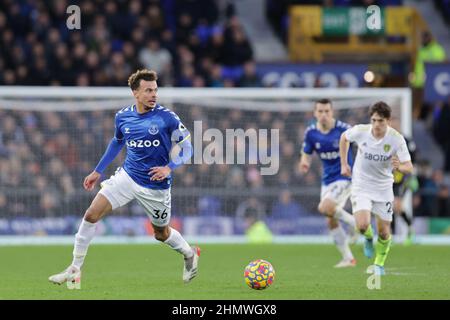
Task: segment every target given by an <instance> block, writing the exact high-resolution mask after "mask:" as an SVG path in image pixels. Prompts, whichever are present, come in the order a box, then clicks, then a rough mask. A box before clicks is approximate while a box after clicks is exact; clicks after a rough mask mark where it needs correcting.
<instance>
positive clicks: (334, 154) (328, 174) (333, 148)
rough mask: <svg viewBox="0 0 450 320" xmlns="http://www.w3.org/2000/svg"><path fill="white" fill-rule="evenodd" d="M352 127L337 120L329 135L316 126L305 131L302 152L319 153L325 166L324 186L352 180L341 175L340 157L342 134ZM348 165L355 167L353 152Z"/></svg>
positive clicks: (313, 125)
mask: <svg viewBox="0 0 450 320" xmlns="http://www.w3.org/2000/svg"><path fill="white" fill-rule="evenodd" d="M350 127H351V126H350V125H349V124H347V123H345V122H342V121H339V120H336V123H335V126H334V128H332V129H331V130H330V131H329V132H327V133H322V132H320V131H319V129H317V126H316V124H312V125H310V126H308V128H306V130H305V138H304V140H303V147H302V150H303V152H304V153H306V154H312V153H313V151H315V152H317V154H318V155H319V157H320V159H321V160H322V164H323V176H322V184H325V185H328V184H330V183H332V182H334V181H337V180H350V178H348V177H344V176H343V175H341V159H340V155H339V140H340V138H341V134H342V133H343V132H344V131H345V130H347V129H349V128H350ZM348 163H349V165H350V166H353V157H352V155H351V150H349V152H348Z"/></svg>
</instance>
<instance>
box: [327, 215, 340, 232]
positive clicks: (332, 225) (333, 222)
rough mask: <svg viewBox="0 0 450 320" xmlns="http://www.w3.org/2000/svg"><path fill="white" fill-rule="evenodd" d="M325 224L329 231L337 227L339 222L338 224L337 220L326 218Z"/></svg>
mask: <svg viewBox="0 0 450 320" xmlns="http://www.w3.org/2000/svg"><path fill="white" fill-rule="evenodd" d="M327 224H328V228H329V229H330V230H331V229H335V228H337V227H339V222H338V220H336V219H333V218H330V217H328V218H327Z"/></svg>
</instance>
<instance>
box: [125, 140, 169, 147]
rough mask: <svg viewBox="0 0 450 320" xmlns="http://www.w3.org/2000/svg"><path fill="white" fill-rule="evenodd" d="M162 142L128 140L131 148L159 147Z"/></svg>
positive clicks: (128, 145)
mask: <svg viewBox="0 0 450 320" xmlns="http://www.w3.org/2000/svg"><path fill="white" fill-rule="evenodd" d="M160 144H161V142H160V141H159V140H127V147H129V148H150V147H159V145H160Z"/></svg>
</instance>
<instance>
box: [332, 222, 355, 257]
mask: <svg viewBox="0 0 450 320" xmlns="http://www.w3.org/2000/svg"><path fill="white" fill-rule="evenodd" d="M330 234H331V236H332V237H333V240H334V243H335V244H336V247H337V248H338V250H339V252H340V253H341V254H342V258H344V259H345V260H352V259H353V254H352V251H351V250H350V246H349V245H348V241H347V236H346V234H345V232H344V229H342V228H341V227H337V228H334V229H331V230H330Z"/></svg>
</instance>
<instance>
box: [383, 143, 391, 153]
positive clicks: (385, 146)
mask: <svg viewBox="0 0 450 320" xmlns="http://www.w3.org/2000/svg"><path fill="white" fill-rule="evenodd" d="M383 149H384V152H389V150H391V145H390V144H385V145H384V146H383Z"/></svg>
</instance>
